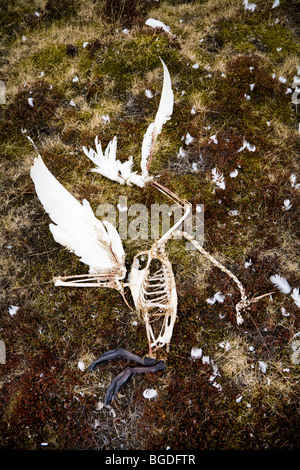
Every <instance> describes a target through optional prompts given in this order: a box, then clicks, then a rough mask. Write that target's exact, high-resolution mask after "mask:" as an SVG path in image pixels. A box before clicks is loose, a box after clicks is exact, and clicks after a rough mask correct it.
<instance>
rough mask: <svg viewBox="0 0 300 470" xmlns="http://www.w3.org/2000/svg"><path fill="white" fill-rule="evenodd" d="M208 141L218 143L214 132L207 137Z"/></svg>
mask: <svg viewBox="0 0 300 470" xmlns="http://www.w3.org/2000/svg"><path fill="white" fill-rule="evenodd" d="M209 142H214V143H215V144H217V143H218V138H217V136H216V134H214V135H212V136H211V137H210V138H209Z"/></svg>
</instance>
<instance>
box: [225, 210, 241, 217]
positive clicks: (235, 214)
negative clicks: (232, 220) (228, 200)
mask: <svg viewBox="0 0 300 470" xmlns="http://www.w3.org/2000/svg"><path fill="white" fill-rule="evenodd" d="M239 213H240V212H239V211H238V210H236V209H234V210H232V211H228V214H229V215H231V216H232V217H235V216H237V215H239Z"/></svg>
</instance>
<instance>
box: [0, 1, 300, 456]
mask: <svg viewBox="0 0 300 470" xmlns="http://www.w3.org/2000/svg"><path fill="white" fill-rule="evenodd" d="M2 3H3V2H2ZM246 3H247V2H246ZM272 3H273V2H272V0H268V1H265V0H257V1H256V2H255V5H256V8H255V9H254V10H253V11H252V10H249V9H246V8H245V2H242V0H223V1H220V0H191V1H188V0H186V1H180V0H178V1H177V0H159V1H155V0H127V1H125V0H87V1H85V2H83V1H80V0H72V1H71V0H64V1H62V0H33V1H31V2H29V1H26V0H22V1H16V0H8V1H7V2H5V4H4V5H2V6H1V8H2V15H1V18H0V27H1V33H2V34H1V43H0V62H1V75H0V79H1V80H2V82H3V83H4V84H5V97H6V100H5V104H1V105H0V113H1V120H0V151H1V163H0V164H1V176H0V178H1V189H2V191H1V196H0V197H1V205H0V207H1V221H2V231H1V252H0V263H1V274H2V285H1V298H0V303H1V319H0V326H1V329H0V340H1V345H5V361H2V362H5V363H4V364H2V363H1V364H0V387H1V398H0V403H1V433H0V447H1V448H9V449H127V450H128V449H148V450H149V449H159V450H161V449H166V448H167V447H169V448H171V449H174V450H181V449H187V450H204V449H209V450H213V449H223V450H225V449H226V450H228V449H230V450H233V449H234V450H239V449H248V450H261V449H276V450H291V449H295V448H296V447H297V446H298V445H299V428H300V427H299V408H298V398H299V395H298V391H299V375H298V374H299V355H298V356H297V351H296V349H295V348H297V344H298V346H299V341H298V343H297V341H295V335H296V334H297V333H298V332H299V303H300V302H299V297H298V301H297V296H296V294H294V296H292V295H290V293H284V292H282V290H280V289H278V288H277V287H276V286H274V284H273V283H272V282H271V281H270V277H271V276H275V275H280V276H282V278H284V279H286V280H287V281H288V283H289V285H290V286H291V288H293V289H296V288H298V287H300V279H299V235H300V233H299V206H300V204H299V189H300V185H299V183H300V174H299V130H298V126H299V121H300V116H299V106H297V104H295V103H293V100H292V95H293V92H294V88H293V83H294V77H295V76H296V75H297V73H299V74H300V70H299V66H300V60H299V18H298V20H297V2H296V0H281V1H280V2H279V6H277V7H274V8H272ZM150 18H152V19H156V20H159V21H161V22H162V23H163V25H165V26H168V28H169V30H168V28H163V27H160V28H157V27H153V26H151V25H149V24H146V21H147V19H150ZM159 58H162V59H163V61H164V62H165V63H166V65H167V66H168V69H169V72H170V75H171V78H172V86H173V90H174V95H175V103H174V111H173V115H172V119H171V120H170V121H168V123H167V124H166V125H165V126H164V129H163V131H162V133H161V135H160V138H159V141H158V143H157V146H156V149H155V154H154V156H153V159H152V163H151V169H152V173H153V174H155V175H156V178H157V180H158V181H159V182H160V183H161V184H163V185H164V186H166V187H168V188H169V189H170V190H172V191H173V192H175V193H176V194H178V195H179V196H180V198H182V199H184V200H188V201H189V202H191V203H192V204H194V205H196V204H203V205H204V217H205V226H204V247H205V249H206V250H207V251H209V252H210V253H211V254H212V255H213V256H214V257H215V258H216V259H218V260H219V261H220V262H221V263H222V264H223V265H225V266H226V267H227V268H228V269H230V270H231V271H232V272H234V273H235V274H236V275H237V277H238V278H239V279H240V280H241V281H242V283H243V285H244V286H245V288H246V290H247V293H248V294H249V297H254V296H259V295H262V294H265V293H267V292H270V291H273V292H274V293H273V294H272V295H271V296H267V297H264V298H263V299H261V301H259V302H257V303H254V304H252V306H251V310H249V311H248V312H246V313H245V314H244V315H243V317H244V323H243V324H241V325H238V324H237V323H236V315H235V308H234V307H235V304H236V303H237V302H238V300H239V292H238V290H237V289H236V286H235V285H234V283H233V282H232V280H231V279H230V278H228V277H227V276H226V275H225V274H224V273H222V272H221V271H220V270H219V269H217V268H216V267H214V266H213V265H211V264H210V262H209V261H208V260H207V259H205V258H203V257H201V255H200V254H199V253H198V252H197V251H187V250H186V248H185V242H184V241H181V240H174V241H171V242H170V243H169V244H168V248H167V249H168V254H169V258H170V260H171V262H172V265H173V270H174V275H175V280H176V285H177V291H178V318H177V321H176V324H175V327H174V332H173V337H172V342H171V346H170V351H169V353H168V355H167V356H166V355H165V356H164V353H163V351H161V352H160V354H161V355H162V358H163V359H164V360H166V363H167V368H166V370H165V371H162V372H159V373H158V374H155V375H152V374H146V375H143V376H137V377H136V378H133V379H132V380H131V382H128V383H127V384H125V385H124V387H123V388H122V389H121V390H120V392H119V393H118V396H117V397H116V399H115V401H114V402H113V403H112V405H111V407H110V408H107V407H103V404H102V402H103V398H104V395H105V390H106V388H107V386H108V384H109V383H110V381H111V378H112V377H113V376H114V375H116V373H118V371H119V370H121V369H122V368H124V366H125V363H124V361H122V360H120V361H119V362H115V363H113V364H109V365H107V366H105V367H103V368H101V369H97V370H95V371H94V372H93V373H89V372H87V371H86V368H87V366H88V365H89V364H90V363H91V362H93V360H94V359H95V358H96V357H98V356H99V355H100V354H101V353H102V352H105V351H107V350H110V349H114V348H115V347H122V348H126V349H128V350H130V351H134V352H135V353H136V354H140V355H143V354H145V353H146V352H147V348H148V345H147V338H146V335H145V330H144V325H143V323H142V322H140V321H138V317H137V315H136V313H135V312H134V310H133V311H130V310H129V309H128V307H127V306H126V305H125V304H124V303H123V300H122V298H121V296H119V294H118V293H117V292H115V291H111V290H109V289H72V288H58V287H54V285H53V282H52V279H53V277H54V276H57V275H69V274H81V273H84V272H86V270H85V267H84V266H83V265H82V263H80V261H79V260H78V258H77V257H76V256H74V255H73V254H71V253H69V252H68V251H67V250H65V249H64V248H62V247H61V246H60V245H58V244H57V243H56V242H55V241H54V239H53V237H52V235H51V232H50V230H49V222H50V220H49V217H48V215H47V214H46V213H45V211H44V210H43V208H42V206H41V204H40V202H39V200H38V198H37V196H36V193H35V191H34V187H33V183H32V180H31V179H30V175H29V174H30V167H31V165H32V163H33V159H34V157H35V156H37V154H38V153H39V154H40V155H41V156H42V158H43V160H44V162H45V163H46V165H47V167H48V168H49V169H50V171H51V172H52V173H53V174H54V175H55V176H56V177H57V178H58V179H59V181H60V182H61V183H62V184H64V186H65V187H66V188H67V189H68V190H69V191H70V192H71V193H72V194H73V195H74V196H75V197H76V198H77V199H78V200H80V201H82V200H83V199H84V198H86V199H87V200H88V201H89V202H90V203H91V206H92V208H93V210H94V211H96V209H97V207H98V206H99V205H100V204H104V203H108V204H115V203H116V201H117V202H119V198H120V197H126V198H127V205H128V207H129V206H130V205H131V204H138V203H142V204H145V205H146V206H147V207H148V208H150V207H151V204H164V203H169V201H168V199H167V198H166V197H165V196H164V195H163V194H162V193H160V192H158V191H157V190H156V189H155V188H153V187H151V186H145V187H144V188H138V187H135V186H131V187H129V186H120V185H118V184H117V183H115V182H113V181H110V180H109V179H106V178H103V177H102V176H101V175H99V174H97V173H92V172H91V171H90V170H91V164H90V163H91V162H90V161H89V160H88V158H86V156H85V155H84V153H83V151H82V147H83V146H85V147H88V148H90V147H93V146H94V140H95V136H96V135H98V138H99V141H101V143H102V145H103V146H104V147H106V145H107V143H108V142H109V141H111V140H112V138H113V137H114V136H115V135H117V137H118V158H119V159H120V160H121V161H125V160H127V159H128V157H129V156H130V155H133V156H134V161H135V163H136V165H137V168H136V169H137V170H138V165H139V162H140V149H141V141H142V136H143V135H144V133H145V131H146V129H147V126H148V124H149V123H150V122H151V120H152V119H153V116H154V115H155V113H156V111H157V106H158V103H159V99H160V93H161V84H162V70H161V62H160V60H159ZM294 101H295V100H294ZM297 145H298V147H297ZM151 243H152V240H150V239H149V240H139V239H129V238H128V239H126V240H124V241H123V244H124V248H125V252H126V265H128V266H130V265H131V263H132V260H133V258H134V256H135V254H136V253H137V252H138V251H140V250H141V249H144V250H147V249H149V248H150V246H151ZM293 292H294V291H293ZM295 298H296V300H295ZM297 302H298V304H297ZM295 345H296V346H295ZM3 356H4V355H3V354H2V356H1V357H3ZM297 357H298V359H297ZM126 365H127V364H126ZM145 389H155V390H156V391H157V393H156V394H152V395H151V394H148V395H147V394H144V391H145ZM147 396H153V398H150V399H148V398H146V397H147Z"/></svg>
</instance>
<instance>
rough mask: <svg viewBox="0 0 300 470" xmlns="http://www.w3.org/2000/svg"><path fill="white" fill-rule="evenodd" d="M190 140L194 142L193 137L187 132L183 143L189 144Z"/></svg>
mask: <svg viewBox="0 0 300 470" xmlns="http://www.w3.org/2000/svg"><path fill="white" fill-rule="evenodd" d="M192 142H194V137H192V136H191V134H190V133H189V132H188V133H187V134H186V136H185V144H186V145H190V144H191V143H192Z"/></svg>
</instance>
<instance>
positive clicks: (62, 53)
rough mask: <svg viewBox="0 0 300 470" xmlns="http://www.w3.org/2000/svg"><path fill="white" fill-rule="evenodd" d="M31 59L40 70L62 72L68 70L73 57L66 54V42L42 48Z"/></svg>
mask: <svg viewBox="0 0 300 470" xmlns="http://www.w3.org/2000/svg"><path fill="white" fill-rule="evenodd" d="M29 60H31V61H32V63H33V65H34V67H36V68H37V69H38V70H43V71H44V72H45V73H51V72H53V71H55V72H56V73H57V72H58V70H57V69H58V68H60V72H63V70H66V69H67V67H68V65H69V63H71V59H70V58H68V56H67V54H66V46H65V45H64V44H50V45H49V46H47V47H45V48H43V49H41V50H40V51H38V52H34V53H33V54H32V55H31V56H30V57H29Z"/></svg>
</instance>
